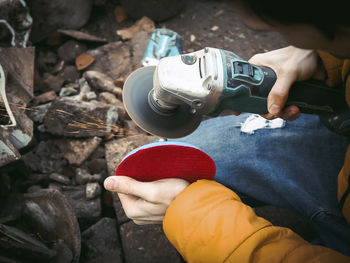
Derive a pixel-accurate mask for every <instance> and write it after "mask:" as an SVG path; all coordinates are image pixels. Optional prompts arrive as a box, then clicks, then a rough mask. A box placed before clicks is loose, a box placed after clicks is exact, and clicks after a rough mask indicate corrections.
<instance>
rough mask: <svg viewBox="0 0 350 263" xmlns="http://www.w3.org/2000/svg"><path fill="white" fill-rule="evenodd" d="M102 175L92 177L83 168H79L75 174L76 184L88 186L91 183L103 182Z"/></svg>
mask: <svg viewBox="0 0 350 263" xmlns="http://www.w3.org/2000/svg"><path fill="white" fill-rule="evenodd" d="M102 180H103V176H102V174H93V175H91V174H90V173H89V172H88V171H87V170H85V169H83V168H77V169H76V174H75V182H76V183H77V184H80V185H81V184H86V183H89V182H102Z"/></svg>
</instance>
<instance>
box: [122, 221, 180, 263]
mask: <svg viewBox="0 0 350 263" xmlns="http://www.w3.org/2000/svg"><path fill="white" fill-rule="evenodd" d="M120 237H121V240H122V245H123V249H124V258H125V262H126V263H129V262H130V263H131V262H132V263H138V262H140V263H143V262H159V263H160V262H167V263H173V262H176V263H180V262H182V259H181V257H180V255H179V254H178V253H177V251H176V249H175V248H174V247H173V246H172V245H171V244H170V242H169V241H168V239H167V238H166V236H165V235H164V233H163V230H162V226H161V225H144V226H138V225H135V223H134V222H127V223H125V224H122V225H121V226H120Z"/></svg>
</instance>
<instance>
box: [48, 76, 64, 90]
mask: <svg viewBox="0 0 350 263" xmlns="http://www.w3.org/2000/svg"><path fill="white" fill-rule="evenodd" d="M64 81H65V79H64V76H62V74H58V75H56V76H55V75H49V76H48V77H46V78H45V79H44V83H45V84H46V85H47V86H48V87H49V89H50V90H52V91H54V92H59V91H60V89H61V87H62V86H63V83H64Z"/></svg>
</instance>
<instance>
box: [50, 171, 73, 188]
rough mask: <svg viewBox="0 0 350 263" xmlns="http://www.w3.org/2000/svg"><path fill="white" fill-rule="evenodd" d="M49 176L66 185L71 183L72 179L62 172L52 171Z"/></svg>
mask: <svg viewBox="0 0 350 263" xmlns="http://www.w3.org/2000/svg"><path fill="white" fill-rule="evenodd" d="M49 178H50V179H51V180H53V181H55V182H57V183H60V184H65V185H69V184H70V179H69V178H68V177H66V176H64V175H62V174H58V173H52V174H50V175H49Z"/></svg>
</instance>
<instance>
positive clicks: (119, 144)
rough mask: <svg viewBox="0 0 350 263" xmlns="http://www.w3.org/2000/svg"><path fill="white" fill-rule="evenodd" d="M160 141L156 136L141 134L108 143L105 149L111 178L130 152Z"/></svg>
mask: <svg viewBox="0 0 350 263" xmlns="http://www.w3.org/2000/svg"><path fill="white" fill-rule="evenodd" d="M158 139H159V138H158V137H156V136H147V135H144V134H140V135H135V136H129V137H126V138H122V139H118V140H112V141H109V142H107V143H106V144H105V147H106V160H107V167H108V174H109V176H112V175H114V172H115V169H116V168H117V165H118V164H119V163H120V161H121V160H122V159H123V158H124V157H125V156H126V155H127V154H128V153H129V152H130V151H132V150H134V149H136V148H137V147H139V146H142V145H145V144H148V143H151V142H155V141H156V140H158Z"/></svg>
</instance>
